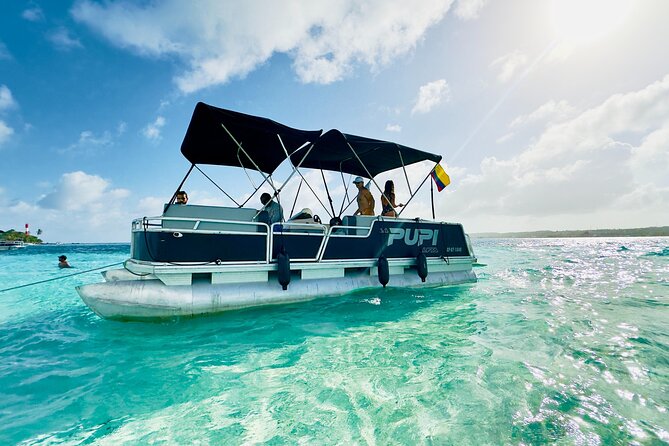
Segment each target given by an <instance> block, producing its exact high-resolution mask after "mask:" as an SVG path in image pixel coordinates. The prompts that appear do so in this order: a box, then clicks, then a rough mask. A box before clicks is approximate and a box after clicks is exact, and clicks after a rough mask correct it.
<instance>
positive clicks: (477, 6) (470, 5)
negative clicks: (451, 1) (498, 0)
mask: <svg viewBox="0 0 669 446" xmlns="http://www.w3.org/2000/svg"><path fill="white" fill-rule="evenodd" d="M486 1H487V0H458V3H457V5H456V6H455V15H456V16H458V17H459V18H461V19H462V20H472V19H477V18H478V17H479V13H480V12H481V10H482V9H483V7H484V6H485V4H486Z"/></svg>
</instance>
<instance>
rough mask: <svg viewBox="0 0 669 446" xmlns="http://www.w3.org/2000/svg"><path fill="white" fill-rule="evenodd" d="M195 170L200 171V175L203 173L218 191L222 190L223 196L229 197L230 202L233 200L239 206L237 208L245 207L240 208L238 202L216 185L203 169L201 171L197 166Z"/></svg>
mask: <svg viewBox="0 0 669 446" xmlns="http://www.w3.org/2000/svg"><path fill="white" fill-rule="evenodd" d="M193 165H194V164H193ZM194 166H195V165H194ZM195 168H196V169H197V170H199V171H200V173H201V174H202V175H204V176H205V178H207V179H208V180H209V181H211V183H212V184H213V185H214V186H216V187H217V188H218V190H220V191H221V192H223V194H224V195H225V196H226V197H228V198H229V199H230V200H232V202H233V203H235V204H236V205H237V207H242V206H243V205H241V206H240V204H239V203H237V201H235V199H234V198H232V197H231V196H230V195H228V193H227V192H226V191H224V190H223V189H221V187H220V186H219V185H218V184H216V182H215V181H214V180H212V179H211V178H209V176H208V175H207V174H206V173H204V171H203V170H202V169H200V168H199V167H197V166H195Z"/></svg>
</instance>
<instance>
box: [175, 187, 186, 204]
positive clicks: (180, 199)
mask: <svg viewBox="0 0 669 446" xmlns="http://www.w3.org/2000/svg"><path fill="white" fill-rule="evenodd" d="M187 203H188V194H187V193H186V191H183V190H180V191H179V192H177V204H187Z"/></svg>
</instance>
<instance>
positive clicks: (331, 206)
mask: <svg viewBox="0 0 669 446" xmlns="http://www.w3.org/2000/svg"><path fill="white" fill-rule="evenodd" d="M321 177H323V184H324V185H325V193H326V194H327V196H328V201H329V202H330V209H332V217H334V214H335V210H334V204H332V197H331V196H330V190H329V189H328V183H327V181H325V174H324V173H323V169H321Z"/></svg>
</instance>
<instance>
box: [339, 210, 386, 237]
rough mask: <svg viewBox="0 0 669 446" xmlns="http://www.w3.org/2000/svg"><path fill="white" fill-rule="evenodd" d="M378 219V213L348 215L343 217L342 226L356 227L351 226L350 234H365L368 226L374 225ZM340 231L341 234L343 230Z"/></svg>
mask: <svg viewBox="0 0 669 446" xmlns="http://www.w3.org/2000/svg"><path fill="white" fill-rule="evenodd" d="M376 219H377V217H376V215H347V216H345V217H344V218H343V219H342V226H355V227H356V228H355V229H354V228H349V229H348V231H347V233H348V235H365V234H367V232H368V230H367V229H366V228H369V227H370V226H372V223H373V222H374V220H376ZM338 233H340V234H341V232H338Z"/></svg>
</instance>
